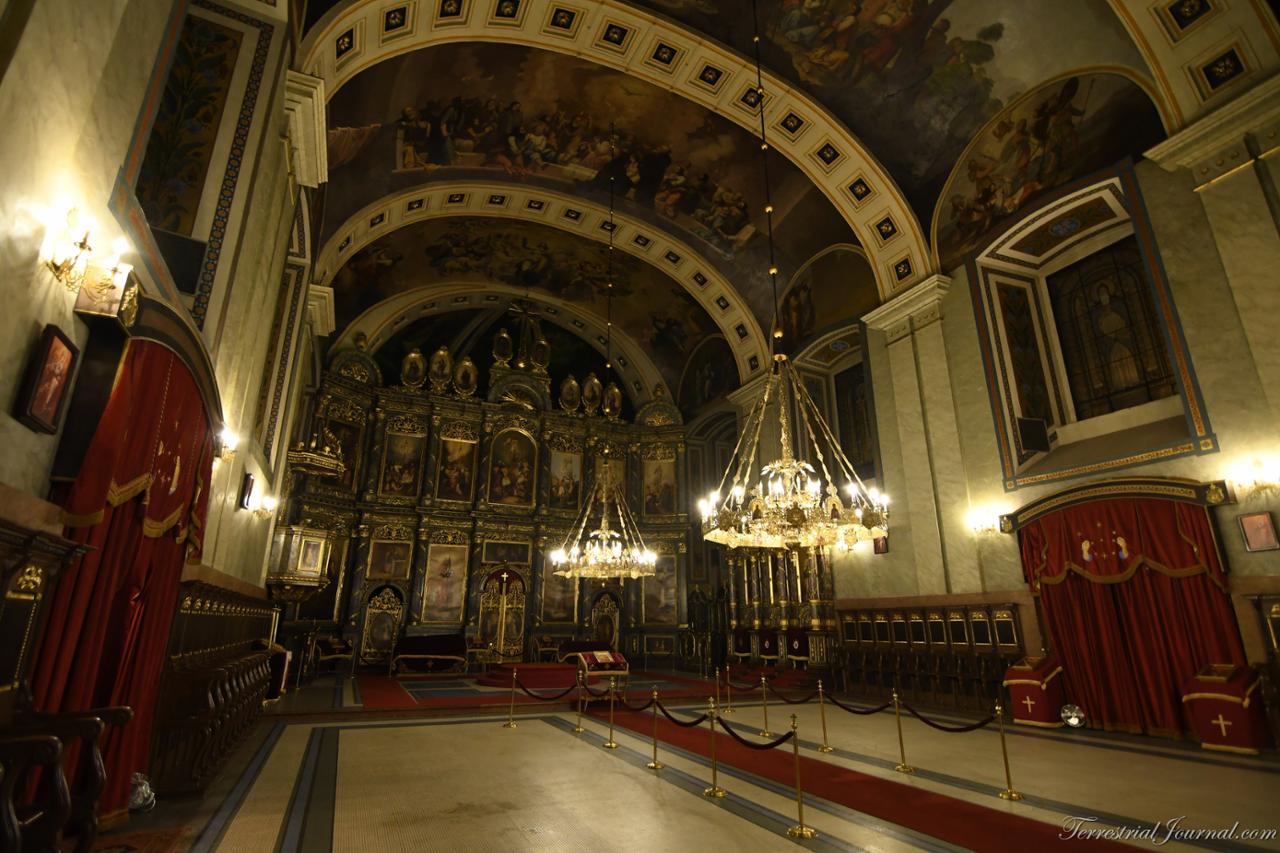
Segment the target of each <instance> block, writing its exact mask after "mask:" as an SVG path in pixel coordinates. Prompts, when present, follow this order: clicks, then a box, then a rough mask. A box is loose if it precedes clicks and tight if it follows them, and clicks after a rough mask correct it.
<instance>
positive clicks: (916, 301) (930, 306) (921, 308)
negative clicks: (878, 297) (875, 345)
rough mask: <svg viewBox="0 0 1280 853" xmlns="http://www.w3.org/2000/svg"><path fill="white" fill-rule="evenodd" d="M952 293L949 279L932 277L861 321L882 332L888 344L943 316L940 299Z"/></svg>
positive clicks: (939, 276)
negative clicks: (886, 336) (887, 337)
mask: <svg viewBox="0 0 1280 853" xmlns="http://www.w3.org/2000/svg"><path fill="white" fill-rule="evenodd" d="M950 289H951V277H950V276H946V275H932V276H929V277H928V278H926V279H925V280H924V281H922V282H920V283H919V284H917V285H916V286H915V287H913V288H911V289H910V290H908V291H907V292H906V293H904V294H902V295H901V296H897V297H894V298H893V299H890V300H889V301H888V302H886V303H885V304H883V305H881V306H880V307H879V308H877V309H875V310H874V311H872V312H871V313H869V314H865V315H863V317H862V321H863V322H864V323H866V324H867V327H868V328H871V329H875V330H877V331H881V332H885V333H886V334H887V335H888V336H889V339H890V342H892V341H895V340H899V339H900V338H902V337H905V335H906V333H907V332H909V331H911V329H912V328H913V327H914V328H922V327H924V326H926V325H928V324H929V323H931V322H934V321H935V320H938V319H940V318H941V316H942V299H943V297H945V296H946V295H947V291H949V290H950Z"/></svg>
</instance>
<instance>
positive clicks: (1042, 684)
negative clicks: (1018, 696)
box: [1002, 667, 1062, 690]
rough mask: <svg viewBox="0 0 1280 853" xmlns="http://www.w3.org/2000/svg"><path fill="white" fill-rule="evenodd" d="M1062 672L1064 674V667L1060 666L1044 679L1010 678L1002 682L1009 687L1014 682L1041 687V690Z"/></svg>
mask: <svg viewBox="0 0 1280 853" xmlns="http://www.w3.org/2000/svg"><path fill="white" fill-rule="evenodd" d="M1061 674H1062V667H1058V668H1057V669H1055V670H1054V671H1053V672H1051V673H1049V674H1048V675H1046V676H1045V677H1044V680H1043V681H1041V680H1038V679H1035V678H1010V679H1006V680H1005V681H1004V682H1002V683H1003V686H1005V687H1009V686H1010V685H1013V684H1027V685H1031V686H1033V687H1039V688H1040V689H1041V690H1044V689H1046V688H1047V687H1048V686H1049V682H1050V681H1053V680H1054V679H1055V678H1057V677H1058V676H1059V675H1061Z"/></svg>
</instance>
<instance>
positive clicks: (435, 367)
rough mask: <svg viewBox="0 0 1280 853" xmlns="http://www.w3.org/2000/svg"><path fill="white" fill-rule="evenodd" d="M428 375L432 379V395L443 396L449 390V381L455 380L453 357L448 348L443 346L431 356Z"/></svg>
mask: <svg viewBox="0 0 1280 853" xmlns="http://www.w3.org/2000/svg"><path fill="white" fill-rule="evenodd" d="M428 374H429V375H430V377H431V393H432V394H443V393H444V392H445V391H447V390H448V389H449V380H450V379H452V378H453V356H452V355H450V354H449V348H448V347H446V346H441V347H440V348H439V349H437V350H436V351H435V352H433V353H432V354H431V367H430V368H429V369H428Z"/></svg>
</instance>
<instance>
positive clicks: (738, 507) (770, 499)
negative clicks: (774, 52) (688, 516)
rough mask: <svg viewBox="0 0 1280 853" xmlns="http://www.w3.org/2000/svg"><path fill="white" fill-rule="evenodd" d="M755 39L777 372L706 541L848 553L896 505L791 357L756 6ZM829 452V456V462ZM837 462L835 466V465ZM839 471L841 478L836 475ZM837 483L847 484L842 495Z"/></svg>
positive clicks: (717, 501)
mask: <svg viewBox="0 0 1280 853" xmlns="http://www.w3.org/2000/svg"><path fill="white" fill-rule="evenodd" d="M751 14H752V21H753V24H754V26H755V32H754V35H753V37H752V44H753V46H754V49H755V65H756V95H757V102H756V106H757V109H758V110H759V111H760V159H761V174H762V176H763V178H764V202H765V204H764V213H765V221H766V223H767V226H768V227H767V229H766V234H767V237H768V245H769V280H770V282H771V284H772V286H773V329H772V333H771V335H770V338H769V348H770V351H771V355H772V356H773V358H772V362H773V363H772V369H771V370H770V373H769V376H768V377H767V378H766V379H765V381H764V383H763V387H762V389H761V391H760V396H759V397H758V398H757V399H756V401H755V403H753V404H752V406H751V408H750V410H749V411H748V413H747V416H746V418H745V419H744V421H743V425H742V433H741V435H740V436H739V438H738V444H737V447H735V448H734V452H733V456H732V457H730V460H729V465H728V467H727V468H726V470H725V472H724V476H723V477H722V478H721V480H720V487H719V488H718V489H716V490H715V491H713V492H711V493H710V494H709V495H707V496H706V497H705V498H703V499H702V500H700V501H698V508H699V509H700V510H701V512H702V535H703V538H704V539H706V540H707V541H709V542H716V543H719V544H721V545H725V546H727V547H729V548H772V549H790V548H812V547H835V548H837V549H839V550H845V549H847V548H849V547H850V546H852V545H853V544H854V543H855V542H858V541H861V540H868V539H878V538H880V537H883V536H885V535H887V532H888V521H889V498H888V497H887V496H886V495H883V494H880V493H879V492H878V491H876V490H875V489H868V488H867V487H866V486H865V484H863V482H862V479H861V478H860V477H858V474H857V472H856V471H855V470H854V468H853V465H852V463H850V462H849V458H848V457H847V456H846V455H845V453H844V451H843V450H842V449H841V448H840V443H839V442H838V441H837V440H836V438H835V435H834V433H833V432H832V431H831V428H830V427H829V426H828V425H827V422H826V419H825V418H823V416H822V412H821V410H820V409H819V408H818V406H817V404H816V403H814V401H813V398H812V397H811V396H810V395H809V392H808V391H807V390H806V389H805V387H804V385H803V384H802V383H801V382H800V378H799V377H798V376H797V374H796V372H795V369H794V368H793V367H792V365H791V362H790V361H789V360H788V359H787V356H786V354H785V353H782V352H779V351H778V347H779V344H780V343H781V341H782V327H781V325H780V323H779V320H780V317H781V312H780V311H779V303H778V264H777V259H776V256H775V253H774V244H773V200H772V196H771V188H770V182H769V141H768V138H767V137H766V135H765V93H764V74H763V72H762V71H761V66H760V21H759V17H758V15H757V12H756V2H755V0H752V4H751ZM775 410H776V412H777V415H776V416H777V422H778V425H779V429H780V436H779V438H780V456H779V457H778V458H777V459H774V460H773V461H771V462H768V463H766V464H763V465H762V466H761V468H760V469H759V475H758V476H757V475H756V473H755V470H756V469H755V466H756V464H757V457H759V458H760V459H761V461H763V458H764V454H763V452H762V449H761V447H760V434H761V431H762V427H763V425H764V422H765V419H766V417H768V416H769V414H768V413H770V412H772V411H775ZM791 412H794V413H795V417H796V421H797V422H796V424H795V432H796V435H799V434H800V432H801V430H803V432H804V434H805V436H806V437H807V439H808V444H809V447H810V448H811V449H812V451H813V455H814V457H816V459H817V468H818V469H820V470H821V476H819V474H818V470H817V469H815V467H814V465H813V464H811V463H810V462H808V461H805V460H803V459H798V458H796V455H795V451H794V444H793V436H792V425H791V416H790V413H791ZM824 448H825V449H826V450H827V453H826V454H824V453H823V450H824ZM828 456H829V457H830V464H829V463H828ZM833 468H834V470H832V469H833ZM837 479H843V480H844V484H843V485H844V492H843V494H841V490H840V488H839V486H837Z"/></svg>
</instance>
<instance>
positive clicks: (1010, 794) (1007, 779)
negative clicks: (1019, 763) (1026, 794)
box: [996, 700, 1022, 800]
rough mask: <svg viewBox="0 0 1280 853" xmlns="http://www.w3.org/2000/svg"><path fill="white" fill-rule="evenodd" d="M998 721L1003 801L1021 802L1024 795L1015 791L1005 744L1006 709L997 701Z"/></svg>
mask: <svg viewBox="0 0 1280 853" xmlns="http://www.w3.org/2000/svg"><path fill="white" fill-rule="evenodd" d="M996 721H997V722H998V723H999V724H1000V755H1001V756H1002V757H1003V758H1004V790H1003V791H1001V792H1000V799H1002V800H1021V799H1022V795H1021V794H1019V793H1018V792H1017V791H1015V790H1013V776H1012V775H1011V774H1010V773H1009V747H1008V746H1006V745H1005V742H1004V708H1003V706H1001V704H1000V701H999V700H996Z"/></svg>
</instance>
